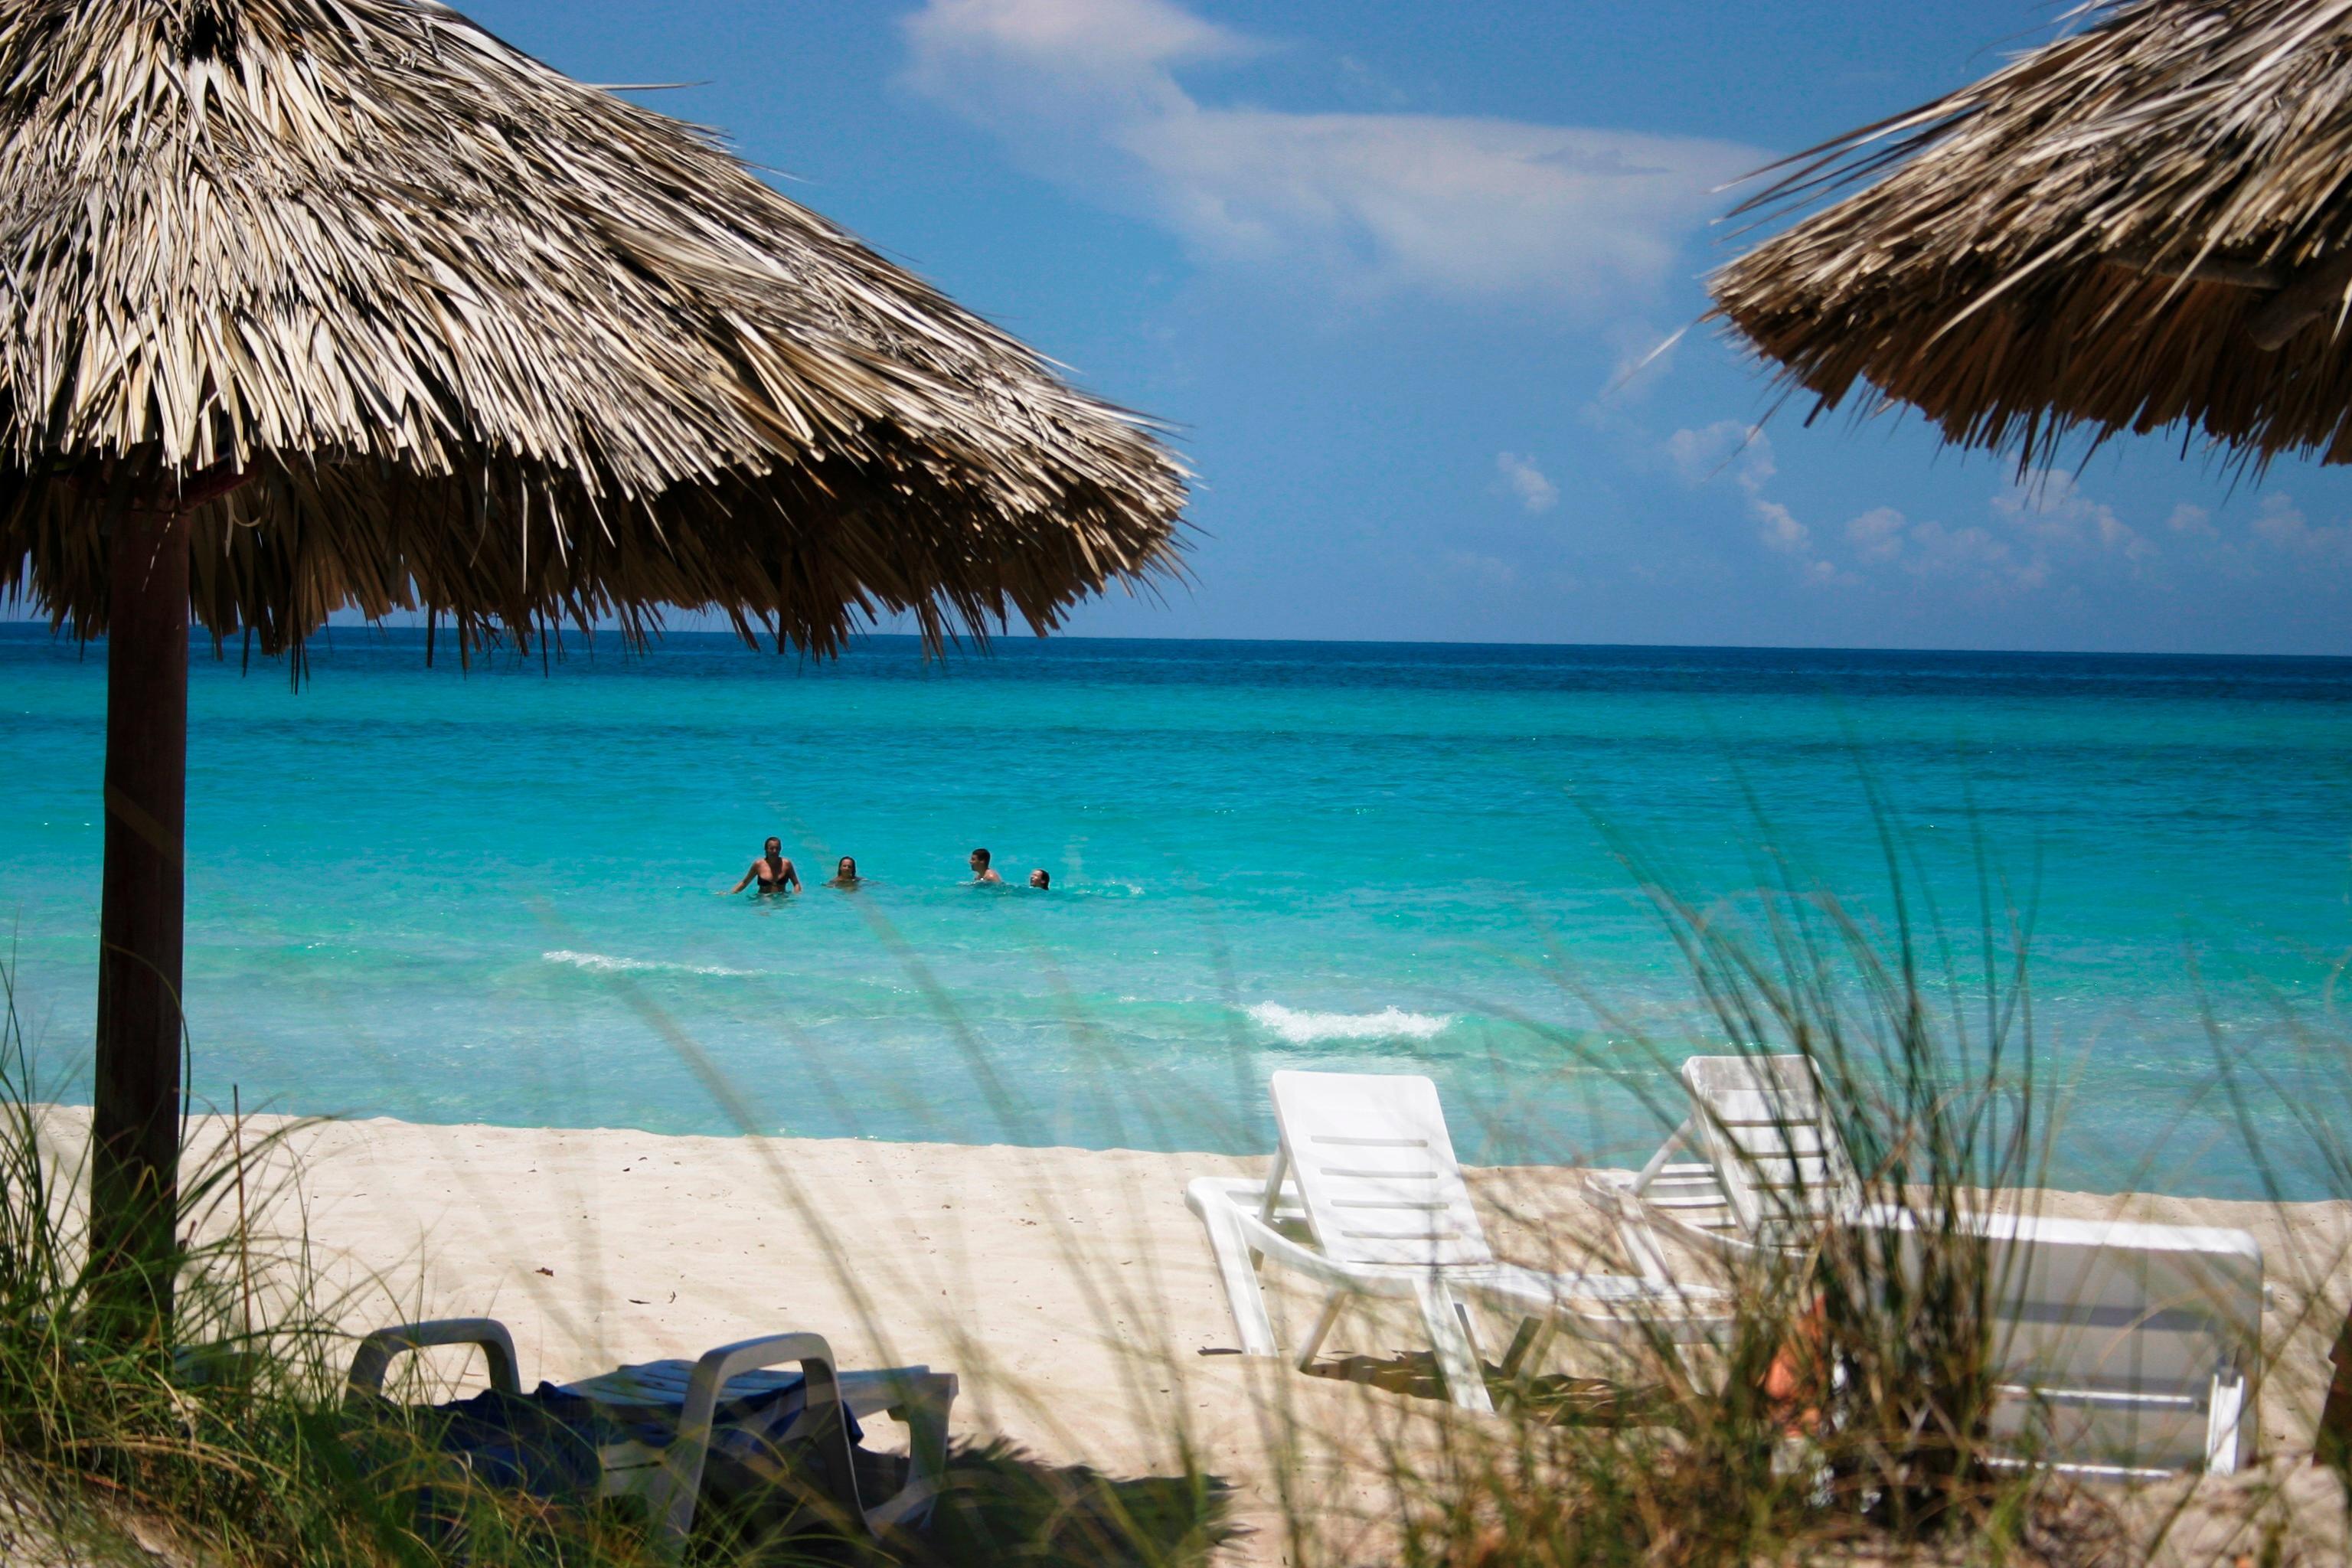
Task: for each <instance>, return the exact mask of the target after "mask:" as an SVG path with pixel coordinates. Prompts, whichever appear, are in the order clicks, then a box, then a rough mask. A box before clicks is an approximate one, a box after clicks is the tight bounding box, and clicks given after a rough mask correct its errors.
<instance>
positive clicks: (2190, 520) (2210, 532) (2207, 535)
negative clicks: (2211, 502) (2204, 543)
mask: <svg viewBox="0 0 2352 1568" xmlns="http://www.w3.org/2000/svg"><path fill="white" fill-rule="evenodd" d="M2164 526H2165V527H2166V528H2168V529H2169V530H2171V531H2173V532H2175V533H2186V534H2190V535H2193V536H2195V537H2196V538H2199V539H2213V538H2218V537H2219V531H2218V530H2216V529H2215V528H2214V526H2213V514H2212V513H2211V512H2210V511H2207V510H2205V509H2204V508H2203V507H2201V506H2198V505H2196V504H2195V503H2193V502H2190V501H2182V502H2181V503H2180V504H2179V506H2176V507H2174V508H2173V509H2172V515H2171V516H2169V517H2168V518H2166V519H2165V520H2164Z"/></svg>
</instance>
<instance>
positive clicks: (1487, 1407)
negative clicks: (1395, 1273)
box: [1413, 1276, 1495, 1415]
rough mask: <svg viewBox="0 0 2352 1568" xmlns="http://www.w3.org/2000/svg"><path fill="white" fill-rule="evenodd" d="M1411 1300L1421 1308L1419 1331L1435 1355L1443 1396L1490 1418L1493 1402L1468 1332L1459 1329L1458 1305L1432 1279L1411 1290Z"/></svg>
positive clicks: (1450, 1295)
mask: <svg viewBox="0 0 2352 1568" xmlns="http://www.w3.org/2000/svg"><path fill="white" fill-rule="evenodd" d="M1413 1300H1414V1301H1415V1303H1416V1304H1417V1305H1419V1307H1420V1308H1421V1323H1422V1327H1423V1329H1424V1330H1426V1331H1427V1332H1428V1334H1429V1345H1430V1349H1432V1350H1433V1351H1435V1352H1437V1371H1438V1375H1439V1376H1441V1377H1443V1378H1444V1380H1445V1392H1446V1394H1447V1396H1448V1397H1449V1398H1451V1399H1452V1400H1453V1401H1454V1404H1456V1405H1460V1406H1461V1407H1462V1408H1463V1409H1465V1410H1475V1411H1477V1412H1478V1413H1479V1414H1481V1415H1493V1414H1494V1411H1495V1402H1494V1401H1493V1400H1491V1399H1489V1398H1487V1397H1486V1370H1485V1369H1484V1368H1483V1367H1481V1366H1480V1365H1479V1364H1478V1352H1476V1351H1475V1349H1473V1348H1472V1345H1471V1341H1470V1334H1469V1331H1468V1330H1467V1329H1466V1328H1465V1327H1464V1326H1463V1321H1462V1314H1461V1309H1460V1304H1459V1303H1458V1302H1456V1301H1455V1300H1454V1292H1453V1291H1451V1290H1448V1289H1446V1288H1445V1282H1444V1280H1443V1279H1437V1278H1435V1277H1434V1276H1433V1277H1432V1278H1430V1279H1425V1280H1423V1281H1422V1282H1421V1283H1420V1284H1419V1285H1416V1286H1415V1287H1414V1288H1413Z"/></svg>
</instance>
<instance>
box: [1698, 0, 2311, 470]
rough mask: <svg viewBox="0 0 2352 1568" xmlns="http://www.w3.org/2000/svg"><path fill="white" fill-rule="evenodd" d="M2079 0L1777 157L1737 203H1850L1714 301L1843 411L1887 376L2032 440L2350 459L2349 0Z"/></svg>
mask: <svg viewBox="0 0 2352 1568" xmlns="http://www.w3.org/2000/svg"><path fill="white" fill-rule="evenodd" d="M2078 16H2082V17H2086V18H2087V19H2088V22H2089V26H2087V27H2085V28H2084V30H2083V31H2081V32H2079V33H2076V34H2074V35H2073V36H2070V37H2061V38H2059V39H2057V40H2056V41H2054V42H2052V43H2050V44H2048V45H2045V46H2043V47H2041V48H2038V49H2036V50H2034V51H2032V52H2031V53H2029V54H2026V55H2024V56H2022V57H2021V58H2018V59H2016V60H2015V61H2013V62H2012V63H2011V64H2010V65H2009V66H2007V67H2006V68H2003V69H2001V70H1999V71H1996V72H1995V73H1993V74H1992V75H1990V76H1989V77H1987V78H1985V79H1983V80H1981V81H1979V82H1977V83H1975V84H1974V85H1972V86H1969V87H1966V88H1963V89H1960V90H1959V91H1958V92H1954V93H1952V94H1950V95H1949V96H1948V97H1945V98H1942V99H1938V100H1936V101H1934V102H1932V103H1929V104H1927V105H1924V106H1922V107H1920V108H1918V109H1916V110H1912V111H1910V112H1909V113H1907V114H1903V115H1899V116H1897V117H1895V118H1894V119H1892V120H1889V121H1884V122H1882V123H1880V124H1877V125H1874V126H1867V127H1864V128H1863V129H1862V130H1859V131H1855V132H1850V133H1848V134H1847V135H1844V136H1842V137H1840V138H1838V139H1837V140H1835V141H1833V142H1828V143H1826V144H1824V145H1823V146H1822V147H1820V148H1817V149H1815V150H1813V151H1812V152H1811V153H1804V154H1800V155H1799V156H1798V157H1796V158H1793V159H1790V160H1789V161H1788V163H1785V164H1783V165H1781V166H1780V167H1781V170H1782V177H1781V178H1780V180H1779V182H1778V183H1777V184H1774V185H1773V186H1772V187H1771V188H1770V189H1769V190H1768V191H1766V192H1765V193H1764V194H1763V195H1761V196H1759V197H1757V198H1755V199H1754V200H1752V201H1750V202H1748V204H1746V205H1745V206H1744V208H1743V209H1742V210H1743V211H1746V212H1749V213H1751V214H1753V213H1762V214H1765V215H1768V216H1769V215H1770V214H1772V213H1776V212H1787V211H1790V210H1793V209H1795V208H1798V207H1801V206H1803V205H1808V204H1810V203H1812V202H1814V201H1817V200H1820V199H1823V198H1826V197H1828V196H1832V195H1843V200H1841V201H1839V202H1838V203H1837V205H1833V206H1830V207H1827V208H1826V209H1825V210H1822V211H1819V212H1816V213H1814V214H1813V215H1812V216H1809V217H1807V218H1805V219H1804V220H1803V221H1801V222H1800V223H1797V224H1795V225H1794V226H1791V227H1790V228H1789V229H1787V230H1786V231H1785V232H1783V233H1781V234H1780V235H1778V236H1777V237H1773V238H1770V239H1769V240H1767V241H1765V242H1764V243H1762V244H1760V245H1759V246H1757V247H1755V248H1754V249H1753V250H1751V251H1749V252H1748V254H1747V255H1745V256H1742V257H1741V258H1738V260H1736V261H1734V262H1732V263H1731V264H1729V265H1728V266H1727V267H1725V268H1722V269H1721V270H1720V271H1718V272H1717V274H1716V275H1715V277H1714V279H1712V280H1711V284H1710V287H1711V290H1712V292H1713V294H1714V296H1715V300H1716V302H1717V308H1716V312H1715V313H1716V314H1717V315H1718V316H1720V317H1723V318H1726V319H1727V320H1729V321H1731V322H1732V323H1733V324H1734V326H1735V327H1736V328H1737V329H1738V331H1739V332H1740V333H1742V334H1744V335H1745V337H1746V338H1747V339H1748V342H1750V343H1751V344H1752V345H1753V346H1754V347H1755V348H1756V349H1757V350H1758V351H1759V353H1762V354H1764V355H1765V356H1768V357H1769V359H1772V360H1774V361H1777V362H1779V363H1780V367H1781V369H1782V372H1783V374H1784V375H1785V376H1786V378H1787V379H1788V381H1789V382H1790V383H1791V384H1794V385H1796V386H1799V387H1801V388H1803V389H1805V390H1806V391H1809V392H1811V393H1812V394H1813V395H1815V396H1816V397H1817V398H1818V399H1819V400H1820V406H1821V407H1833V406H1836V405H1839V404H1841V403H1842V402H1843V401H1844V400H1845V399H1846V398H1847V397H1848V396H1849V395H1852V394H1853V391H1854V388H1855V384H1857V383H1858V382H1859V383H1867V384H1869V385H1870V386H1871V387H1872V388H1874V389H1875V393H1876V394H1877V395H1884V396H1885V397H1886V398H1891V399H1896V400H1900V401H1902V402H1906V403H1910V404H1913V405H1916V406H1917V407H1918V408H1919V409H1921V410H1922V411H1924V412H1925V413H1926V414H1927V416H1928V417H1929V418H1930V419H1931V420H1933V421H1934V422H1936V423H1937V425H1938V426H1940V427H1941V429H1942V431H1943V434H1944V435H1945V437H1947V438H1948V439H1949V440H1951V441H1953V442H1955V443H1958V444H1961V445H1965V446H1973V447H1992V448H2000V449H2005V450H2013V451H2015V452H2017V453H2018V454H2019V456H2020V458H2021V461H2025V462H2029V463H2030V462H2032V461H2034V460H2036V458H2037V457H2039V456H2042V455H2045V454H2046V449H2047V447H2049V446H2050V445H2051V443H2052V442H2053V441H2054V440H2055V439H2056V438H2058V437H2061V436H2063V435H2064V434H2066V433H2067V432H2069V431H2072V430H2077V429H2080V430H2084V431H2086V432H2088V433H2090V434H2092V435H2093V436H2095V437H2106V436H2110V435H2113V434H2115V433H2116V432H2119V431H2137V432H2147V431H2152V430H2158V429H2161V428H2164V427H2167V426H2174V425H2179V426H2184V427H2185V428H2187V429H2189V431H2191V432H2194V431H2199V430H2201V431H2203V432H2204V433H2206V434H2207V435H2209V436H2210V437H2214V438H2216V439H2217V440H2218V441H2219V442H2220V443H2221V445H2222V447H2223V448H2224V449H2225V450H2226V451H2228V452H2230V453H2231V454H2232V455H2234V457H2236V458H2239V459H2242V460H2247V461H2252V462H2254V463H2257V464H2259V463H2260V462H2262V461H2263V460H2264V459H2266V458H2269V457H2271V456H2272V455H2273V454H2276V453H2280V452H2315V453H2318V454H2320V455H2321V456H2322V457H2324V458H2326V460H2328V461H2331V462H2347V461H2352V422H2347V415H2352V333H2347V320H2346V311H2347V300H2352V0H2130V3H2128V4H2123V5H2094V6H2090V7H2086V8H2085V9H2084V12H2083V13H2079V14H2078ZM1872 182H1874V183H1872ZM1861 186H1866V188H1862V189H1859V190H1858V191H1857V189H1856V187H1861ZM1849 193H1851V194H1849ZM1817 411H1818V409H1817Z"/></svg>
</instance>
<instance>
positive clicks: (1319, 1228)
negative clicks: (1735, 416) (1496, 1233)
mask: <svg viewBox="0 0 2352 1568" xmlns="http://www.w3.org/2000/svg"><path fill="white" fill-rule="evenodd" d="M1274 1118H1275V1121H1276V1124H1277V1125H1278V1126H1279V1127H1280V1129H1281V1131H1282V1153H1283V1162H1284V1163H1285V1164H1286V1166H1287V1167H1288V1168H1289V1171H1290V1173H1291V1175H1292V1178H1293V1179H1294V1180H1295V1181H1296V1182H1297V1185H1298V1194H1299V1200H1300V1202H1301V1204H1302V1205H1304V1206H1305V1208H1306V1210H1307V1225H1308V1226H1309V1227H1310V1228H1311V1229H1312V1230H1313V1231H1314V1233H1315V1242H1316V1245H1317V1247H1319V1248H1320V1249H1321V1250H1322V1251H1323V1253H1324V1254H1325V1255H1326V1256H1328V1257H1329V1258H1332V1259H1334V1260H1335V1261H1337V1262H1340V1263H1348V1264H1374V1265H1381V1264H1407V1265H1415V1266H1418V1267H1422V1268H1451V1267H1454V1266H1456V1265H1460V1264H1483V1263H1489V1262H1492V1261H1493V1260H1494V1256H1495V1255H1494V1253H1493V1252H1492V1251H1491V1250H1490V1249H1489V1248H1488V1247H1487V1246H1486V1233H1485V1231H1484V1230H1483V1229H1481V1228H1480V1226H1479V1224H1478V1215H1477V1214H1476V1212H1475V1210H1474V1209H1472V1207H1471V1206H1470V1192H1469V1189H1468V1188H1467V1187H1465V1185H1464V1184H1463V1182H1462V1167H1461V1165H1460V1164H1459V1163H1456V1162H1455V1160H1454V1141H1453V1140H1452V1139H1451V1138H1449V1137H1448V1136H1447V1135H1446V1131H1445V1113H1444V1110H1442V1109H1441V1108H1440V1107H1439V1105H1438V1101H1437V1086H1436V1085H1435V1084H1433V1083H1432V1082H1430V1081H1429V1079H1425V1078H1417V1077H1409V1076H1404V1075H1389V1074H1374V1073H1332V1072H1278V1073H1276V1074H1275V1075H1274Z"/></svg>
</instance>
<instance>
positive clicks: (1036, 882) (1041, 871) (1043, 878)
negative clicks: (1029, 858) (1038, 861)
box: [1029, 866, 1054, 888]
mask: <svg viewBox="0 0 2352 1568" xmlns="http://www.w3.org/2000/svg"><path fill="white" fill-rule="evenodd" d="M1029 885H1030V886H1031V887H1033V888H1050V887H1052V886H1053V885H1054V879H1053V878H1052V876H1050V875H1049V874H1048V873H1047V872H1046V870H1045V867H1043V866H1040V867H1038V868H1036V869H1035V870H1034V871H1032V872H1030V873H1029Z"/></svg>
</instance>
